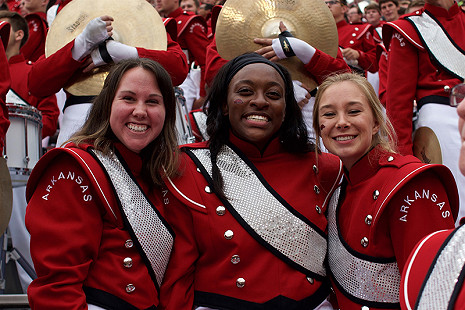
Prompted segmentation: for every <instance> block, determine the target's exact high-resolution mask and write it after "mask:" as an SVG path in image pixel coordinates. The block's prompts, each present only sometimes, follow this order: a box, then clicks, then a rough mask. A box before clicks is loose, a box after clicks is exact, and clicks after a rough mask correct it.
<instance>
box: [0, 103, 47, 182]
mask: <svg viewBox="0 0 465 310" xmlns="http://www.w3.org/2000/svg"><path fill="white" fill-rule="evenodd" d="M7 107H8V115H9V119H10V127H9V128H8V131H7V133H6V139H5V147H4V149H3V157H4V158H5V159H6V162H7V166H8V169H9V170H10V176H11V182H12V185H13V187H15V186H22V185H26V183H27V180H28V178H29V175H30V174H31V171H32V168H34V166H35V164H36V163H37V162H38V161H39V159H40V157H41V156H42V114H41V113H40V111H39V110H38V109H36V108H35V107H33V106H30V105H25V104H16V103H7Z"/></svg>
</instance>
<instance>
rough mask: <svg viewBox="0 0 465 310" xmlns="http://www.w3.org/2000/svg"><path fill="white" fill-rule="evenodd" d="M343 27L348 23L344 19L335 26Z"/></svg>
mask: <svg viewBox="0 0 465 310" xmlns="http://www.w3.org/2000/svg"><path fill="white" fill-rule="evenodd" d="M345 25H349V23H348V22H347V21H346V20H345V19H343V20H341V21H340V22H338V23H337V24H336V26H337V28H340V27H343V26H345Z"/></svg>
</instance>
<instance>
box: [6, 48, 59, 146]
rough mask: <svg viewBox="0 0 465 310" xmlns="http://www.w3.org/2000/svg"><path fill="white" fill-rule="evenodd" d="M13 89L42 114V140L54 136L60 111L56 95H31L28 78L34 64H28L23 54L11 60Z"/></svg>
mask: <svg viewBox="0 0 465 310" xmlns="http://www.w3.org/2000/svg"><path fill="white" fill-rule="evenodd" d="M9 65H10V75H11V89H13V90H14V91H15V92H16V93H17V94H18V95H20V96H21V98H23V99H24V100H26V101H27V103H29V104H30V105H32V106H33V107H36V108H37V109H38V110H39V111H40V112H42V125H43V127H42V138H45V137H47V136H53V134H54V133H55V131H56V130H57V124H58V116H59V115H60V110H59V108H58V105H57V99H56V96H55V95H51V96H48V97H42V98H38V97H36V96H33V95H31V93H30V92H29V88H28V85H27V76H28V74H29V71H31V68H32V63H31V62H30V61H28V62H26V60H25V59H24V56H23V55H22V54H19V55H16V56H12V57H11V58H10V60H9Z"/></svg>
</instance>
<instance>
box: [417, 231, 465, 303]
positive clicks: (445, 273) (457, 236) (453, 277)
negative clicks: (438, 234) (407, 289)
mask: <svg viewBox="0 0 465 310" xmlns="http://www.w3.org/2000/svg"><path fill="white" fill-rule="evenodd" d="M464 239H465V225H462V226H460V227H459V228H457V230H455V233H454V235H453V236H452V237H451V238H450V239H449V241H448V242H447V243H445V244H444V245H443V247H442V251H441V252H440V253H439V254H438V256H437V257H436V259H435V263H434V267H433V269H431V272H430V273H429V277H428V276H427V278H426V279H425V283H424V284H423V290H422V291H421V292H420V294H419V296H420V297H419V301H418V307H417V309H418V310H423V309H449V303H450V302H451V297H452V295H453V293H456V292H455V290H456V289H460V288H461V287H462V286H461V285H457V282H458V280H459V276H460V275H461V273H462V272H463V270H464V267H465V246H464V242H463V240H464ZM462 281H463V280H462ZM455 308H457V307H455ZM451 309H452V308H451Z"/></svg>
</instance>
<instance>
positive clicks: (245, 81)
mask: <svg viewBox="0 0 465 310" xmlns="http://www.w3.org/2000/svg"><path fill="white" fill-rule="evenodd" d="M239 83H245V84H249V85H255V84H256V83H255V82H253V81H252V80H239V81H237V82H236V84H239ZM267 85H270V86H274V85H276V86H279V87H281V88H283V89H285V85H281V84H280V83H278V82H276V81H269V82H267Z"/></svg>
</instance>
